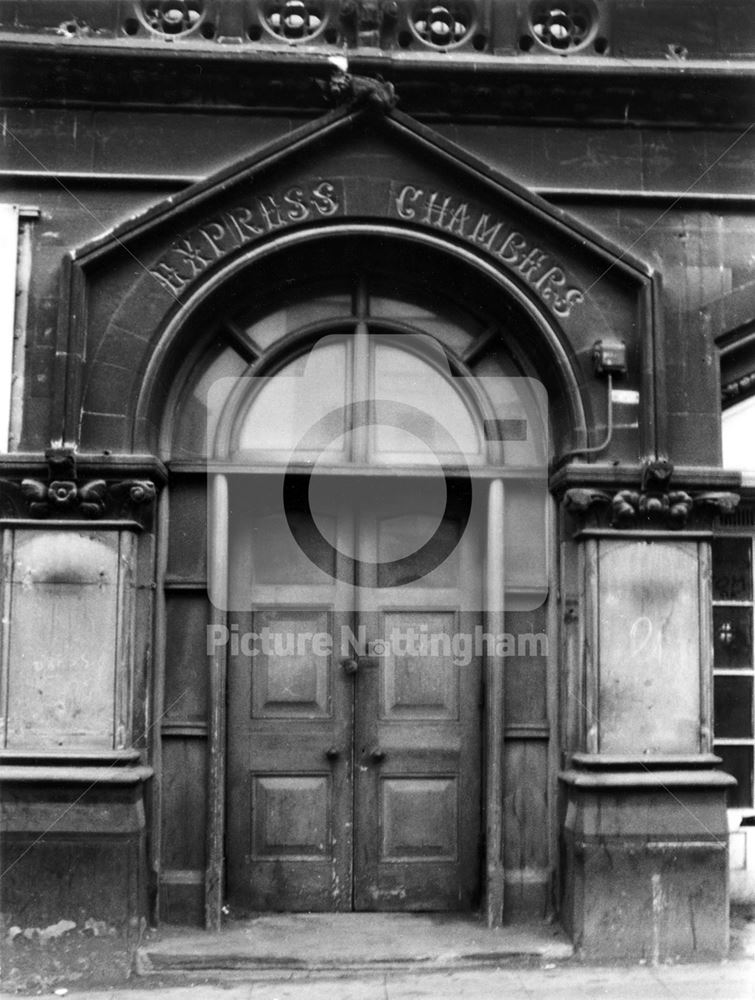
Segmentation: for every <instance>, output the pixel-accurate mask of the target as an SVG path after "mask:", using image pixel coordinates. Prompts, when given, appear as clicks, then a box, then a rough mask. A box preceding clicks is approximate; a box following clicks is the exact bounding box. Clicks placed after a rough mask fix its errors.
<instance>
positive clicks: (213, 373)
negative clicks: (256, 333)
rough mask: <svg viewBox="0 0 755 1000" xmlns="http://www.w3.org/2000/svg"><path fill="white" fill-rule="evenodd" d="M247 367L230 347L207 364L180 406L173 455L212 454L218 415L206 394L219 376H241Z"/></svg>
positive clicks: (221, 377)
mask: <svg viewBox="0 0 755 1000" xmlns="http://www.w3.org/2000/svg"><path fill="white" fill-rule="evenodd" d="M246 368H247V363H246V361H244V359H243V358H242V357H241V356H240V355H239V354H237V353H236V351H235V350H234V349H233V348H231V347H226V348H225V349H224V350H222V351H220V353H219V354H217V355H216V356H215V357H214V359H213V360H212V361H211V362H210V363H209V364H208V365H207V367H206V368H205V369H204V371H203V372H202V374H201V375H200V377H199V378H198V380H197V381H196V383H195V384H194V387H193V390H192V392H191V394H190V395H189V396H188V397H187V399H186V400H185V401H184V404H183V406H182V407H181V410H180V415H179V418H178V421H177V425H176V428H175V437H174V440H175V445H174V450H173V451H174V457H175V458H183V457H189V456H195V455H205V454H212V451H213V447H214V440H215V431H216V429H217V423H218V418H219V416H220V414H219V413H218V412H217V410H216V409H214V408H209V409H208V406H207V398H208V397H207V394H208V392H209V390H210V389H211V387H212V386H213V384H214V383H215V382H217V381H218V379H223V378H225V379H230V378H240V377H241V376H242V375H243V374H244V371H245V370H246Z"/></svg>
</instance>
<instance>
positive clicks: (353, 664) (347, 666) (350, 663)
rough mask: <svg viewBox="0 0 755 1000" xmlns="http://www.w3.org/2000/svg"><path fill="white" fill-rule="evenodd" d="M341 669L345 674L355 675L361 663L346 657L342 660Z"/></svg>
mask: <svg viewBox="0 0 755 1000" xmlns="http://www.w3.org/2000/svg"><path fill="white" fill-rule="evenodd" d="M341 667H342V668H343V672H344V673H345V674H355V673H356V672H357V670H359V663H358V662H357V660H352V659H350V658H349V657H348V656H344V658H343V659H342V660H341Z"/></svg>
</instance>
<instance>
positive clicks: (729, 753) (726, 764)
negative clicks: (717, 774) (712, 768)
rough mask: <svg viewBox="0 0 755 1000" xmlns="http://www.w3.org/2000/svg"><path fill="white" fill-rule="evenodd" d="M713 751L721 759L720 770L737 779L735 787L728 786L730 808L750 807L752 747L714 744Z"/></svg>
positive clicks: (751, 802)
mask: <svg viewBox="0 0 755 1000" xmlns="http://www.w3.org/2000/svg"><path fill="white" fill-rule="evenodd" d="M714 750H715V752H716V753H717V754H718V756H719V757H721V758H722V759H723V764H722V765H721V770H722V771H726V772H727V773H728V774H731V775H733V776H734V777H735V778H736V779H737V782H738V784H737V786H736V788H730V789H729V791H728V794H727V803H726V804H727V805H728V807H729V808H730V809H751V808H752V805H753V801H752V747H726V746H723V747H722V746H716V747H714Z"/></svg>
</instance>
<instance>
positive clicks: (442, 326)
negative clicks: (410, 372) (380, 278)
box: [370, 295, 478, 356]
mask: <svg viewBox="0 0 755 1000" xmlns="http://www.w3.org/2000/svg"><path fill="white" fill-rule="evenodd" d="M444 314H445V315H443V316H441V315H439V314H438V311H437V308H434V307H432V306H431V305H430V304H429V303H425V304H419V303H413V302H402V301H401V300H400V299H394V298H391V297H390V296H382V295H373V296H371V298H370V316H372V317H374V318H376V319H391V320H393V321H394V322H396V323H405V324H407V325H408V326H413V327H415V328H416V329H417V330H420V331H421V332H422V333H428V334H430V336H432V337H435V338H436V339H437V340H438V341H440V343H441V344H444V345H445V346H446V347H449V348H450V349H451V350H452V351H453V352H454V353H455V354H457V355H459V356H461V355H462V354H464V352H465V351H466V350H467V348H468V347H469V346H470V344H471V343H472V341H473V340H474V336H473V334H472V333H470V332H469V329H468V328H469V317H468V316H463V317H462V316H461V315H459V316H455V317H452V316H450V315H448V310H447V309H445V308H444ZM476 325H478V324H476ZM474 332H475V333H476V332H477V330H475V331H474Z"/></svg>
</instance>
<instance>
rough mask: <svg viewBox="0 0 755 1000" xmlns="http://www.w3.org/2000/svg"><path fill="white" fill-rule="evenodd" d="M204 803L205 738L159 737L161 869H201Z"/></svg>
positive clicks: (205, 775) (205, 778) (202, 860)
mask: <svg viewBox="0 0 755 1000" xmlns="http://www.w3.org/2000/svg"><path fill="white" fill-rule="evenodd" d="M206 802H207V748H206V743H205V741H204V740H202V739H192V738H182V737H175V736H172V737H163V817H164V825H163V850H162V866H163V868H177V869H200V868H204V865H205V815H206Z"/></svg>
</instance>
